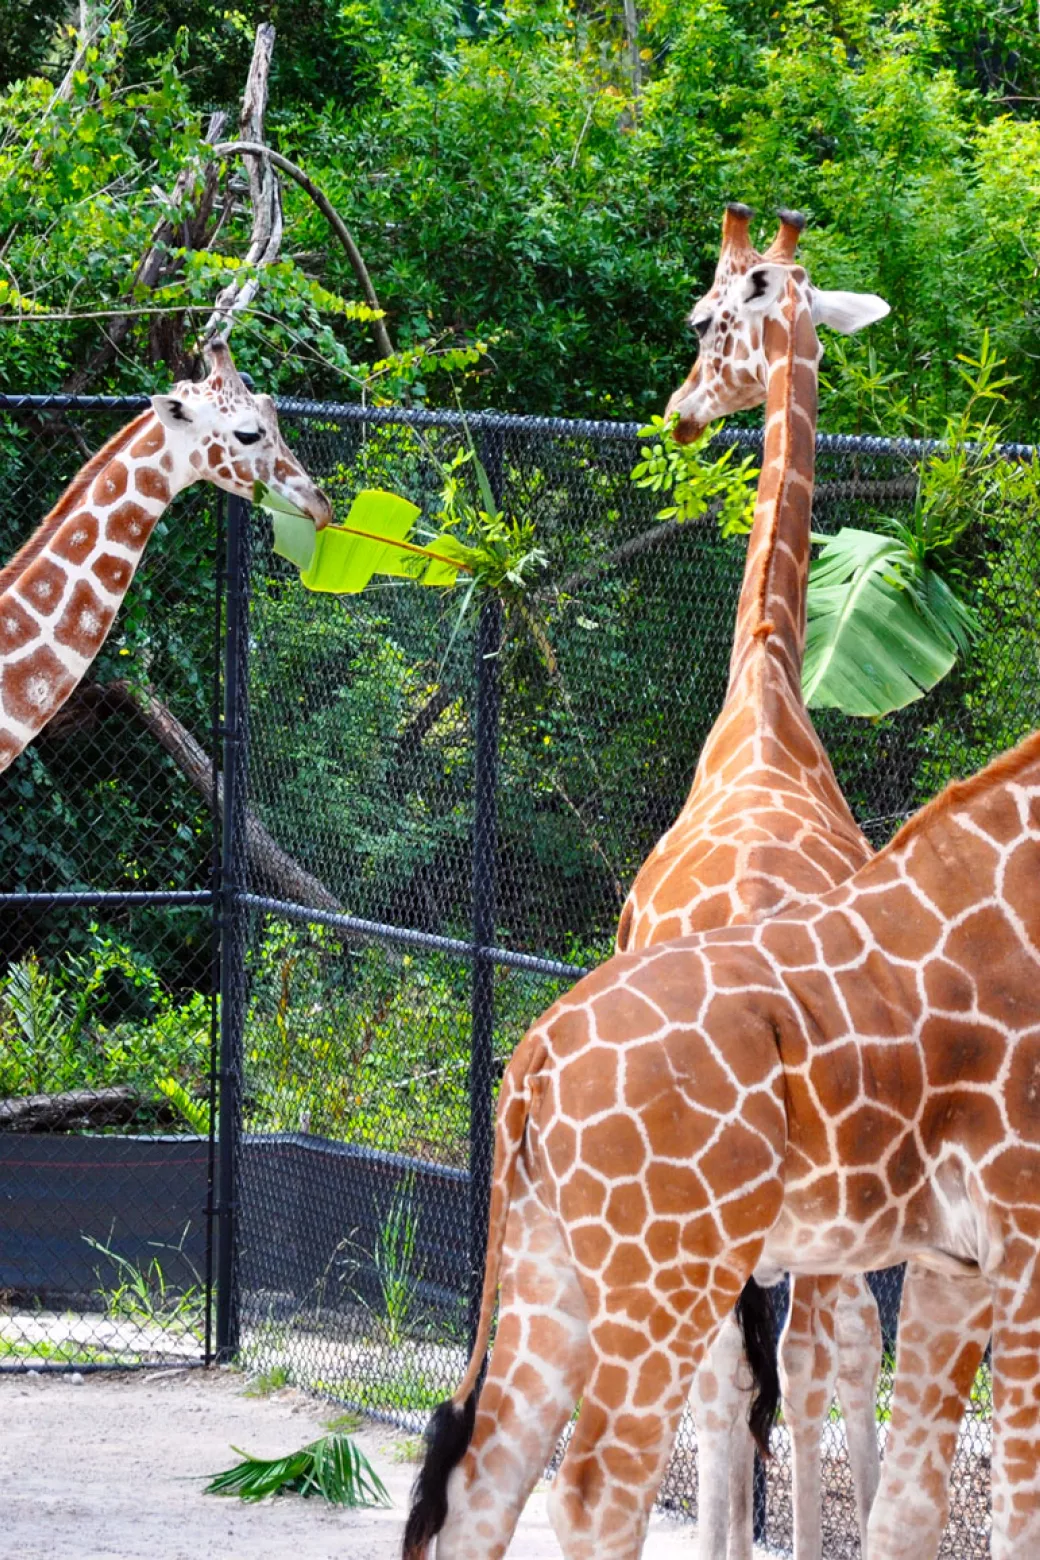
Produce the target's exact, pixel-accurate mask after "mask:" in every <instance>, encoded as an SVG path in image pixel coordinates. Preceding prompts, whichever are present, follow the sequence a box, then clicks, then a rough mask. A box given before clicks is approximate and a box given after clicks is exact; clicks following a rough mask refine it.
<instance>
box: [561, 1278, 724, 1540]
mask: <svg viewBox="0 0 1040 1560" xmlns="http://www.w3.org/2000/svg"><path fill="white" fill-rule="evenodd" d="M734 1298H735V1297H734ZM656 1320H657V1317H656V1316H655V1317H654V1318H653V1320H652V1322H651V1328H652V1329H653V1330H654V1331H656V1330H657V1329H656V1328H654V1325H653V1324H654V1322H655V1321H656ZM668 1323H670V1324H671V1326H670V1328H669V1330H671V1331H673V1340H672V1341H671V1342H670V1343H667V1344H661V1345H660V1346H658V1347H655V1346H654V1343H653V1337H652V1332H648V1334H647V1335H646V1338H645V1343H644V1345H643V1353H642V1357H641V1358H639V1357H636V1358H633V1354H632V1350H631V1347H628V1348H626V1351H625V1356H624V1358H623V1359H621V1358H618V1357H617V1356H616V1355H615V1354H614V1353H613V1352H607V1351H608V1349H609V1350H610V1351H613V1349H614V1348H615V1347H616V1345H615V1343H614V1341H613V1339H612V1337H611V1335H612V1334H617V1332H618V1331H619V1330H622V1329H623V1330H624V1332H625V1333H626V1334H628V1333H630V1331H631V1329H629V1328H627V1327H624V1324H623V1323H622V1328H621V1329H619V1327H618V1326H617V1324H615V1323H614V1322H612V1321H608V1322H604V1323H601V1324H600V1327H599V1328H598V1329H597V1328H594V1329H593V1347H594V1351H595V1363H594V1365H593V1368H592V1374H591V1376H590V1377H589V1380H588V1381H587V1382H586V1384H585V1387H584V1390H583V1393H582V1401H581V1412H580V1414H579V1415H578V1422H577V1424H576V1425H575V1427H574V1434H573V1436H572V1437H571V1442H570V1445H569V1446H568V1448H567V1453H566V1456H565V1457H564V1459H563V1464H562V1466H561V1468H560V1471H559V1473H558V1474H557V1476H556V1479H555V1481H554V1483H553V1488H552V1491H551V1493H550V1496H549V1517H550V1520H551V1522H552V1525H553V1528H554V1529H555V1532H556V1537H557V1538H558V1539H559V1541H560V1547H561V1549H562V1550H563V1553H564V1556H565V1557H566V1560H638V1557H639V1555H640V1554H641V1552H642V1548H643V1542H644V1540H645V1538H646V1529H647V1524H648V1522H649V1520H650V1512H651V1509H652V1507H653V1503H654V1497H655V1496H656V1494H657V1490H658V1487H659V1486H660V1483H661V1480H662V1479H663V1477H664V1473H665V1469H666V1467H667V1464H668V1458H669V1455H670V1454H671V1450H672V1445H673V1442H674V1440H675V1435H676V1431H677V1430H678V1428H679V1420H680V1418H681V1417H682V1411H683V1406H684V1404H685V1402H686V1399H687V1397H688V1395H689V1391H690V1387H691V1384H692V1381H693V1374H694V1370H695V1368H696V1365H697V1361H698V1359H699V1358H700V1357H701V1355H702V1352H703V1339H697V1337H696V1334H691V1332H690V1331H689V1330H686V1331H685V1336H683V1337H680V1338H675V1337H674V1317H671V1318H668V1319H667V1321H666V1323H665V1325H668ZM661 1330H662V1331H663V1327H662V1328H661ZM631 1341H634V1340H629V1339H628V1338H627V1337H626V1343H630V1342H631Z"/></svg>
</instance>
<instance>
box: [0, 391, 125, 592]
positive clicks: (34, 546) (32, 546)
mask: <svg viewBox="0 0 1040 1560" xmlns="http://www.w3.org/2000/svg"><path fill="white" fill-rule="evenodd" d="M153 419H155V413H154V412H153V411H152V410H151V409H150V408H149V409H148V410H146V411H143V412H142V413H141V414H140V416H139V417H135V418H134V420H133V422H130V423H127V425H126V427H125V428H120V430H119V432H118V433H115V434H113V435H112V437H111V438H110V439H109V440H108V442H107V443H106V444H103V445H102V446H101V448H100V449H99V450H98V452H97V454H96V455H92V456H91V457H90V459H89V460H88V461H87V464H86V465H85V466H84V467H82V469H81V470H80V471H78V472H77V473H76V475H75V476H74V477H73V479H72V481H71V482H70V483H69V485H68V487H67V488H66V489H65V491H64V493H63V494H62V495H61V497H60V498H59V499H58V502H57V503H56V504H55V506H54V508H53V509H52V510H51V511H50V513H49V514H48V515H46V516H45V517H44V519H43V520H41V522H40V524H39V525H38V526H37V528H36V530H35V531H34V532H33V534H32V536H30V537H29V540H28V541H27V542H25V543H24V544H23V545H22V546H21V547H20V548H19V549H18V551H17V552H16V553H15V555H14V557H13V558H12V559H11V561H10V563H8V564H6V565H5V566H4V568H2V569H0V595H2V594H3V593H4V591H6V590H8V589H9V588H10V587H11V586H12V585H13V584H14V583H15V581H16V580H17V579H18V577H19V575H21V574H23V573H24V571H25V570H26V569H27V568H28V567H29V565H30V563H32V562H33V560H34V559H35V558H38V557H39V555H40V553H41V552H42V551H43V549H44V548H45V547H46V545H47V543H48V542H49V541H50V539H51V537H52V536H53V535H54V533H55V531H57V529H58V527H59V526H60V525H61V522H62V521H63V520H64V519H65V518H66V516H68V515H70V514H71V513H72V511H73V510H74V509H75V508H76V507H77V505H78V504H79V503H80V502H81V501H82V500H83V498H84V497H85V496H86V494H87V492H88V491H89V489H90V484H91V483H92V482H93V480H94V478H95V477H96V476H97V474H98V472H99V471H100V470H101V469H102V468H103V467H104V466H107V465H108V463H109V461H110V460H112V459H113V458H114V457H115V456H116V455H118V454H119V452H120V451H121V450H123V449H125V448H126V446H127V445H128V444H130V443H131V442H132V440H133V439H135V438H136V437H137V435H138V434H139V433H140V432H141V429H142V428H143V427H144V425H145V423H147V422H150V421H152V420H153Z"/></svg>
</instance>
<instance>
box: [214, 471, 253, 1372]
mask: <svg viewBox="0 0 1040 1560" xmlns="http://www.w3.org/2000/svg"><path fill="white" fill-rule="evenodd" d="M226 589H227V593H226V598H225V599H226V628H225V638H224V729H223V758H224V805H223V812H222V816H221V863H220V1069H219V1074H218V1078H219V1083H220V1110H219V1117H218V1131H219V1145H218V1146H219V1154H218V1181H217V1359H218V1360H220V1361H221V1362H224V1361H227V1360H230V1359H232V1358H233V1357H234V1355H235V1354H236V1353H237V1350H238V1294H237V1273H236V1266H235V1240H236V1235H237V1230H236V1215H237V1196H236V1191H237V1171H238V1142H239V1135H240V1129H241V1082H242V1056H243V1031H244V1020H245V1001H244V996H245V931H246V914H247V912H246V909H245V907H244V906H243V905H242V904H241V903H240V896H241V895H242V894H243V892H244V891H245V889H246V888H247V886H248V882H247V874H246V857H245V844H246V835H245V811H246V781H247V762H248V749H247V737H248V727H247V711H248V706H247V703H246V684H247V673H248V659H247V658H248V651H249V506H248V505H247V504H246V503H245V502H244V500H243V499H240V498H230V499H229V500H228V506H227V587H226Z"/></svg>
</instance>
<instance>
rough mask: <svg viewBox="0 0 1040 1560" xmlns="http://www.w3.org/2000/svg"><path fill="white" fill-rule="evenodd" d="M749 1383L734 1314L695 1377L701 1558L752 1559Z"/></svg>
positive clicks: (698, 1549) (698, 1540)
mask: <svg viewBox="0 0 1040 1560" xmlns="http://www.w3.org/2000/svg"><path fill="white" fill-rule="evenodd" d="M750 1386H751V1381H750V1376H749V1373H748V1369H747V1363H746V1361H745V1358H744V1340H743V1338H742V1336H741V1332H740V1327H739V1325H738V1323H737V1319H736V1316H735V1314H734V1313H733V1312H732V1311H731V1312H730V1314H729V1315H728V1316H727V1317H726V1320H725V1321H724V1322H723V1324H722V1327H721V1328H720V1330H719V1333H718V1336H717V1337H716V1339H715V1341H714V1343H713V1344H712V1345H711V1348H710V1349H709V1350H708V1353H707V1355H706V1357H705V1358H704V1360H703V1361H702V1363H701V1366H700V1368H699V1369H698V1371H697V1373H696V1375H695V1376H694V1380H693V1391H692V1394H691V1397H690V1406H691V1408H692V1410H693V1418H694V1423H695V1424H696V1426H697V1557H698V1560H722V1557H724V1556H725V1557H726V1560H750V1557H751V1552H752V1538H751V1522H752V1501H751V1492H752V1481H753V1478H754V1443H753V1441H752V1439H751V1434H750V1431H749V1430H748V1425H747V1407H748V1391H749V1390H750Z"/></svg>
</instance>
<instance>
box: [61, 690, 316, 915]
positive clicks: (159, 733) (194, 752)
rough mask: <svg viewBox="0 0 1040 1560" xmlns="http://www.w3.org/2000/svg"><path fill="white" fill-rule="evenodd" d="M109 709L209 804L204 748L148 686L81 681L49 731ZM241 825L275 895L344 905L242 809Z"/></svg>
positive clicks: (69, 729)
mask: <svg viewBox="0 0 1040 1560" xmlns="http://www.w3.org/2000/svg"><path fill="white" fill-rule="evenodd" d="M111 715H117V716H122V717H123V718H124V719H130V720H133V721H135V722H136V723H137V724H138V725H141V726H143V727H144V729H145V730H146V731H147V732H148V733H149V735H150V736H152V737H154V739H155V741H156V742H158V744H159V746H160V747H161V748H162V749H163V750H164V752H166V753H168V754H169V756H170V758H172V760H173V762H174V763H175V764H176V766H177V768H178V769H179V770H180V772H181V774H182V775H183V776H184V778H185V779H186V780H187V781H188V783H189V785H190V786H191V787H192V788H193V790H195V791H197V792H198V794H199V795H200V796H201V797H202V798H203V800H204V801H205V802H206V805H207V806H208V807H209V808H211V809H212V808H213V807H214V790H213V764H212V761H211V759H210V757H209V754H208V753H207V752H206V751H205V749H204V748H203V747H202V745H201V744H200V743H199V742H198V741H197V740H196V739H195V737H194V736H193V735H192V734H191V732H190V731H189V730H188V728H187V727H186V726H184V725H182V724H181V722H180V721H179V720H178V719H177V717H176V715H175V714H174V713H173V711H172V710H171V709H170V708H169V706H168V705H167V704H164V703H163V701H162V700H161V699H159V698H157V697H156V695H155V694H154V693H152V692H151V691H146V690H144V689H141V688H135V687H133V686H131V684H130V683H128V682H124V681H122V680H117V681H115V682H110V683H87V684H84V685H82V686H80V687H79V688H77V689H76V691H75V693H73V695H72V697H71V698H70V699H69V700H68V701H67V702H66V704H65V705H64V707H63V709H62V710H61V711H60V713H59V714H58V715H57V716H56V717H55V719H54V720H53V721H52V722H51V724H50V726H49V727H48V737H49V738H52V739H53V738H57V739H59V740H60V739H61V738H63V737H69V736H72V735H73V734H76V735H81V734H82V732H83V730H84V727H85V726H89V725H90V724H92V723H93V722H94V721H96V720H98V719H104V718H105V717H106V716H111ZM223 804H224V787H223V782H222V780H221V777H220V776H219V775H218V777H217V787H216V797H215V805H216V808H217V810H218V811H219V810H220V809H221V808H222V807H223ZM245 830H246V853H247V856H248V858H249V865H250V868H251V869H252V871H253V872H255V874H256V876H257V878H258V879H259V880H260V881H262V882H263V883H264V884H265V885H266V886H267V887H268V888H270V889H271V891H272V892H273V893H274V894H275V895H276V896H277V897H278V898H279V899H289V900H292V901H293V902H294V903H296V904H304V905H312V906H313V907H314V908H315V909H317V910H327V911H331V912H332V913H333V914H341V913H342V911H343V906H342V904H341V903H340V901H339V900H338V899H337V898H336V896H335V894H333V893H332V892H331V891H330V890H329V889H328V888H326V887H325V885H324V883H322V882H320V881H319V879H318V878H316V877H314V875H313V874H312V873H310V872H308V871H307V869H306V868H305V867H301V866H300V864H299V862H298V861H296V860H295V859H294V858H293V857H292V856H290V855H289V853H288V851H284V850H283V849H282V848H281V846H280V845H278V844H277V843H276V841H275V840H274V839H273V838H272V837H271V835H270V834H269V833H268V831H267V830H266V829H265V828H264V826H263V824H262V823H261V822H260V820H259V818H257V817H256V816H255V814H253V813H251V812H250V813H247V814H246V820H245Z"/></svg>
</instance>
